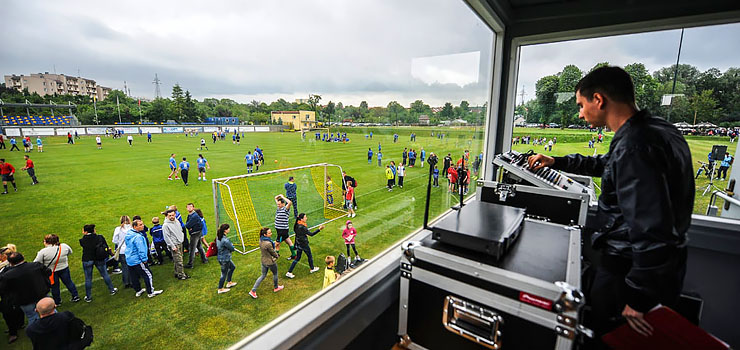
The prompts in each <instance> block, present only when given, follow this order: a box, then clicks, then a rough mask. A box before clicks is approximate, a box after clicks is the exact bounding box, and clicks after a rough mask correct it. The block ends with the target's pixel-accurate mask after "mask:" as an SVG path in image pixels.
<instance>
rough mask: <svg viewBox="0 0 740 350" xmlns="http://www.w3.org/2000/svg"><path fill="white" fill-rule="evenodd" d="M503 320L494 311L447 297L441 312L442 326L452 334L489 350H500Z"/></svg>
mask: <svg viewBox="0 0 740 350" xmlns="http://www.w3.org/2000/svg"><path fill="white" fill-rule="evenodd" d="M503 322H504V319H503V318H502V317H501V315H499V314H498V313H496V312H495V311H492V310H488V309H486V308H484V307H481V306H478V305H475V304H473V303H470V302H467V301H465V300H462V299H460V298H457V297H454V296H451V295H448V296H447V297H446V298H445V302H444V306H443V310H442V325H444V327H445V328H446V329H447V330H448V331H450V332H452V333H455V334H457V335H459V336H461V337H464V338H466V339H468V340H471V341H474V342H476V343H477V344H479V345H482V346H485V347H487V348H489V349H494V350H498V349H501V325H502V324H503Z"/></svg>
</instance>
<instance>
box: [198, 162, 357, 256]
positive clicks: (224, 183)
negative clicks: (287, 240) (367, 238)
mask: <svg viewBox="0 0 740 350" xmlns="http://www.w3.org/2000/svg"><path fill="white" fill-rule="evenodd" d="M315 167H323V168H324V177H323V178H324V186H323V190H324V195H323V197H322V198H324V202H326V176H327V175H328V174H327V171H326V169H327V168H328V167H337V168H339V173H340V174H342V173H344V169H342V166H340V165H337V164H331V163H316V164H309V165H302V166H297V167H291V168H284V169H276V170H270V171H262V172H258V173H250V174H242V175H235V176H227V177H220V178H216V179H211V186H212V191H213V213H214V216H215V218H216V227H219V226H221V222H220V221H221V220H220V217H219V212H220V211H219V201H220V198H218V195H217V193H218V185H222V186H226V188H228V189H229V191H231V187H229V184H228V182H229V180H235V179H242V178H247V177H253V176H262V175H269V174H276V173H283V172H288V171H294V170H301V169H309V168H315ZM335 183H336V182H335ZM341 183H342V184H343V185H344V186H346V184H344V176H342V179H341ZM229 197H230V198H231V207H232V208H233V209H234V218H235V220H234V224H235V225H236V231H237V233H238V234H239V239H240V241H241V244H242V250H239V249H236V251H237V252H239V253H240V254H248V253H251V252H254V251H257V250H259V247H256V248H253V249H250V250H247V246H246V245H245V244H244V236H243V235H242V230H241V226H240V224H239V219H238V216H237V214H236V205H235V204H234V197H233V196H229ZM343 201H344V198H342V202H343ZM252 205H254V204H252ZM334 210H338V211H343V212H344V215H341V216H339V217H336V218H334V219H331V220H327V221H323V222H322V223H320V224H318V225H314V226H312V227H309V229H312V228H315V227H318V226H319V225H323V224H326V223H329V222H332V221H335V220H338V219H340V218H342V217H344V216H345V215H347V213H348V212H347V211H346V210H343V209H340V208H335V209H334ZM291 236H292V235H291Z"/></svg>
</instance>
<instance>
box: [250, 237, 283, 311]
mask: <svg viewBox="0 0 740 350" xmlns="http://www.w3.org/2000/svg"><path fill="white" fill-rule="evenodd" d="M271 236H272V230H270V228H269V227H263V228H262V229H261V230H260V254H261V263H262V275H260V277H258V278H257V280H256V281H255V282H254V286H252V290H250V291H249V295H250V296H252V298H255V299H257V288H259V286H260V284H261V283H262V281H263V280H264V279H265V277H267V271H268V270H269V271H270V272H272V292H273V293H277V292H279V291H281V290H283V286H281V285H278V268H277V259H278V258H279V257H280V254H278V253H277V251H275V242H273V241H272V238H270V237H271ZM291 278H292V277H291Z"/></svg>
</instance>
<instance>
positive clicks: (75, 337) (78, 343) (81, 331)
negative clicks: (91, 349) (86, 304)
mask: <svg viewBox="0 0 740 350" xmlns="http://www.w3.org/2000/svg"><path fill="white" fill-rule="evenodd" d="M67 339H68V340H69V342H70V345H72V346H71V347H70V349H73V348H74V349H84V348H86V347H88V346H90V344H92V342H93V329H92V326H90V325H87V324H85V321H83V320H81V319H79V318H77V317H72V319H71V320H70V321H69V324H68V325H67Z"/></svg>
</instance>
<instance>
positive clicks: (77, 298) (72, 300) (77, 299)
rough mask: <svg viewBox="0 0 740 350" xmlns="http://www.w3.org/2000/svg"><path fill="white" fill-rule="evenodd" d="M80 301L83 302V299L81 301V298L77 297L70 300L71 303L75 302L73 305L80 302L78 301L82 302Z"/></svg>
mask: <svg viewBox="0 0 740 350" xmlns="http://www.w3.org/2000/svg"><path fill="white" fill-rule="evenodd" d="M80 300H81V299H80V297H79V296H75V297H72V299H70V301H71V302H73V303H76V302H78V301H80Z"/></svg>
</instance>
